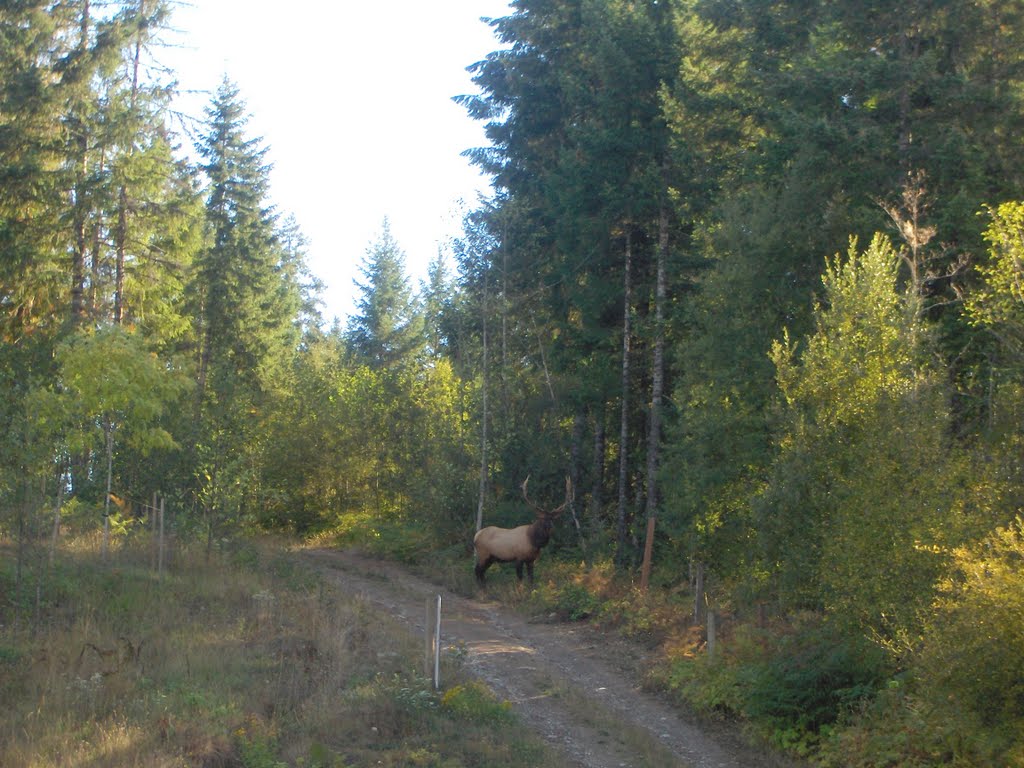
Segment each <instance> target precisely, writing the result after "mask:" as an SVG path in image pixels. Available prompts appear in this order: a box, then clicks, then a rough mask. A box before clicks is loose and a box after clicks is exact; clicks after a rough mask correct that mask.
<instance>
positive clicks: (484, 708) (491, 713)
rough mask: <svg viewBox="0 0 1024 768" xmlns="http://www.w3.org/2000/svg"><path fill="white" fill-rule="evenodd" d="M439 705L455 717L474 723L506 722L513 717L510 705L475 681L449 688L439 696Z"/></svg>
mask: <svg viewBox="0 0 1024 768" xmlns="http://www.w3.org/2000/svg"><path fill="white" fill-rule="evenodd" d="M441 706H442V707H444V708H445V709H446V710H447V711H449V712H451V713H452V714H454V715H455V716H456V717H459V718H461V719H463V720H469V721H470V722H475V723H506V722H509V721H510V720H512V718H513V714H512V705H511V704H510V703H509V702H507V701H501V700H500V699H498V697H496V696H495V695H494V694H493V693H492V692H491V690H490V689H489V688H488V687H487V686H486V685H484V684H483V683H480V682H476V681H473V682H468V683H464V684H462V685H456V686H454V687H452V688H449V689H448V690H447V691H446V692H445V694H444V696H443V697H441Z"/></svg>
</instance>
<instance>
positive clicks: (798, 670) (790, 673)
mask: <svg viewBox="0 0 1024 768" xmlns="http://www.w3.org/2000/svg"><path fill="white" fill-rule="evenodd" d="M885 661H886V657H885V654H884V652H883V651H882V649H880V648H879V647H878V646H876V645H874V644H872V643H870V642H868V641H867V640H864V639H860V638H856V637H850V636H846V635H842V634H839V633H838V632H836V631H835V630H834V629H833V628H832V627H830V626H828V625H819V626H811V627H808V628H806V629H804V630H803V631H801V632H800V633H799V634H794V635H789V636H784V637H783V638H782V639H781V641H780V642H779V643H778V645H777V646H776V647H775V648H774V649H772V650H771V651H770V652H769V655H768V656H767V658H766V659H765V661H764V663H763V664H761V665H758V666H753V667H751V668H750V672H749V682H748V685H747V691H746V700H745V702H744V705H743V706H744V709H745V714H746V715H747V716H748V717H750V718H751V720H753V721H755V722H760V723H763V724H765V725H767V726H768V728H769V730H770V732H769V737H770V739H771V740H772V741H773V742H775V743H776V744H777V745H778V746H780V747H783V748H785V749H788V750H791V751H796V752H798V753H806V752H807V751H809V749H810V748H811V746H812V745H814V744H815V743H817V740H818V738H819V736H820V735H822V734H823V733H828V732H829V731H830V730H831V727H832V725H833V724H834V723H835V722H836V721H837V720H838V719H839V718H840V716H841V715H842V714H843V713H845V712H848V711H850V710H852V709H853V708H854V707H856V706H859V705H860V704H861V703H862V702H864V701H865V700H867V699H869V698H870V697H872V696H873V695H874V694H875V692H876V691H877V690H878V689H879V687H880V686H881V685H882V681H883V679H884V677H885Z"/></svg>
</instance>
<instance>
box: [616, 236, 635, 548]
mask: <svg viewBox="0 0 1024 768" xmlns="http://www.w3.org/2000/svg"><path fill="white" fill-rule="evenodd" d="M622 293H623V311H622V411H621V416H620V421H619V506H618V512H617V522H618V527H617V532H616V551H615V564H616V565H617V566H618V567H619V568H621V567H623V565H625V562H626V547H627V536H626V535H627V531H626V523H627V520H628V519H629V514H628V512H627V509H626V488H627V484H628V482H629V344H630V334H631V333H632V314H633V241H632V232H631V231H629V230H628V229H627V230H626V252H625V264H624V266H623V277H622Z"/></svg>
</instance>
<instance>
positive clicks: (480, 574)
mask: <svg viewBox="0 0 1024 768" xmlns="http://www.w3.org/2000/svg"><path fill="white" fill-rule="evenodd" d="M490 565H491V558H489V557H488V558H487V559H485V560H483V561H482V562H479V563H477V564H476V568H474V569H473V570H474V572H475V573H476V582H477V584H479V585H480V586H481V587H482V586H483V585H484V572H485V571H486V570H487V569H488V568H489V567H490Z"/></svg>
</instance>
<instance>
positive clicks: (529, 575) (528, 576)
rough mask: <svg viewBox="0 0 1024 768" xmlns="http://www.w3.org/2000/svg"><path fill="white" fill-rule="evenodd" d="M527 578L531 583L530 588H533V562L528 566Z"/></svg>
mask: <svg viewBox="0 0 1024 768" xmlns="http://www.w3.org/2000/svg"><path fill="white" fill-rule="evenodd" d="M526 578H527V580H528V581H529V582H530V586H531V587H532V586H533V561H532V560H531V561H530V562H528V563H527V564H526Z"/></svg>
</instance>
